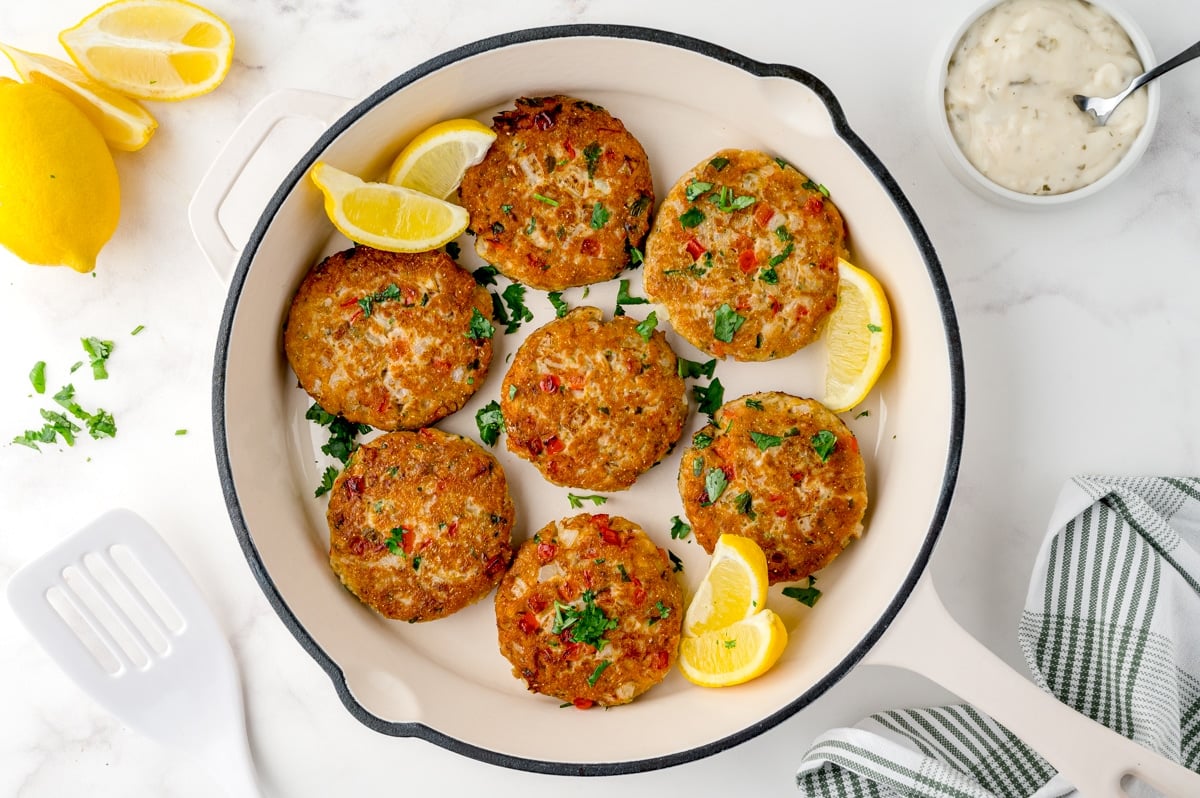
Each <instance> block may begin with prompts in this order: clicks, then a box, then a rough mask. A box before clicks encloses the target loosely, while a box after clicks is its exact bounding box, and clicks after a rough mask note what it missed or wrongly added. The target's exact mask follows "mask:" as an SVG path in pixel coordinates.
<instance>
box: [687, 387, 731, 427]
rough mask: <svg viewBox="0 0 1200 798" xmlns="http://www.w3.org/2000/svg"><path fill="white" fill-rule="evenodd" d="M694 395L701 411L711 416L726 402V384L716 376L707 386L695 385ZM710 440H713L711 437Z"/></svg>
mask: <svg viewBox="0 0 1200 798" xmlns="http://www.w3.org/2000/svg"><path fill="white" fill-rule="evenodd" d="M692 396H694V397H695V398H696V402H697V403H698V404H699V405H700V412H701V413H707V414H708V415H709V416H710V417H711V416H712V415H713V413H716V412H717V410H719V409H720V407H721V405H722V404H724V402H725V386H724V385H722V384H721V380H720V378H719V377H714V378H713V381H712V382H710V383H709V384H708V386H707V387H704V386H700V385H693V386H692ZM694 440H695V439H693V442H694ZM709 442H710V443H711V442H712V439H711V438H710V439H709Z"/></svg>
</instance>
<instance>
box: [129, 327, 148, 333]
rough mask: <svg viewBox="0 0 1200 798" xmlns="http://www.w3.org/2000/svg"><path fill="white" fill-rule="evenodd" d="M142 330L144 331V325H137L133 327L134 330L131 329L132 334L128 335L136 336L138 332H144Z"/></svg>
mask: <svg viewBox="0 0 1200 798" xmlns="http://www.w3.org/2000/svg"><path fill="white" fill-rule="evenodd" d="M144 329H146V325H144V324H139V325H138V326H136V327H134V328H133V332H131V333H129V334H130V335H137V334H138V333H140V332H141V331H142V330H144Z"/></svg>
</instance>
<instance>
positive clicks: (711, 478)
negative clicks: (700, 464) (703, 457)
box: [700, 468, 729, 507]
mask: <svg viewBox="0 0 1200 798" xmlns="http://www.w3.org/2000/svg"><path fill="white" fill-rule="evenodd" d="M728 485H729V478H728V477H726V476H725V472H724V471H722V470H721V469H719V468H710V469H708V473H707V474H706V475H705V476H704V492H705V493H706V494H707V495H708V501H706V502H700V506H701V507H708V506H709V505H712V504H716V503H717V499H719V498H721V494H722V493H724V492H725V488H726V487H727V486H728Z"/></svg>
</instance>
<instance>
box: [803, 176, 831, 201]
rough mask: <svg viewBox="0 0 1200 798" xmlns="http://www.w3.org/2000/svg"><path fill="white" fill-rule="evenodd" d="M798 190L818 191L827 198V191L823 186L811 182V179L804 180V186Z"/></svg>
mask: <svg viewBox="0 0 1200 798" xmlns="http://www.w3.org/2000/svg"><path fill="white" fill-rule="evenodd" d="M800 188H802V189H804V190H806V191H819V192H821V195H822V196H824V197H828V196H829V189H827V188H825V186H823V185H821V184H820V183H815V182H813V181H812V180H811V179H809V180H805V181H804V184H803V185H802V186H800Z"/></svg>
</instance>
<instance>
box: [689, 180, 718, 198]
mask: <svg viewBox="0 0 1200 798" xmlns="http://www.w3.org/2000/svg"><path fill="white" fill-rule="evenodd" d="M712 187H713V184H712V183H706V182H704V181H703V180H693V181H692V182H690V183H688V184H687V188H685V189H684V191H683V196H685V197H687V201H688V202H695V201H696V200H698V199H700V197H701V196H703V194H704V192H706V191H709V190H711V189H712Z"/></svg>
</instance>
